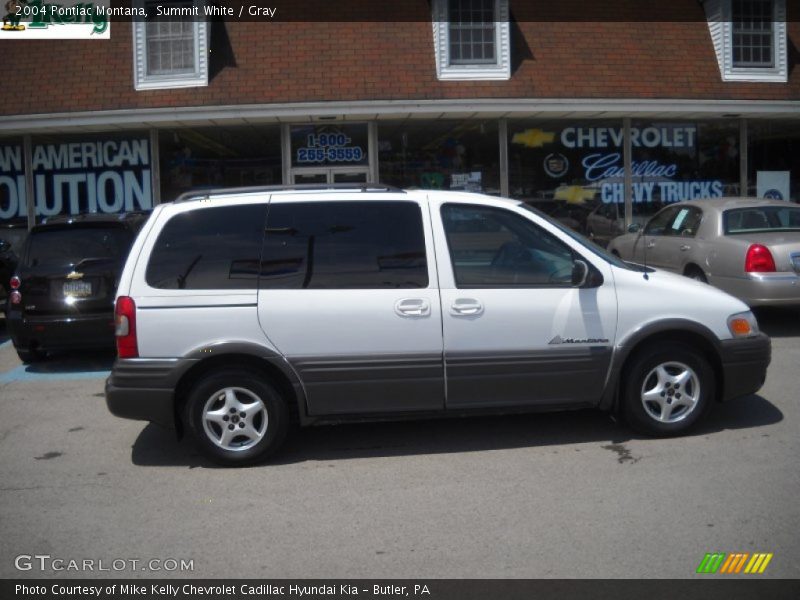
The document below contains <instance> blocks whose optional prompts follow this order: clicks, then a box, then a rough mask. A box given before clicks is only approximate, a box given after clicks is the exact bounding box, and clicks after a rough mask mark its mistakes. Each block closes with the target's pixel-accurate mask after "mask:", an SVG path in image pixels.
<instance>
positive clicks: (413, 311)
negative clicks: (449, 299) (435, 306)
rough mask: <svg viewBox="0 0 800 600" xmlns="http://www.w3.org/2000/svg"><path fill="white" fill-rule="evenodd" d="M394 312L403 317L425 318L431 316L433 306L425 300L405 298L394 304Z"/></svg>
mask: <svg viewBox="0 0 800 600" xmlns="http://www.w3.org/2000/svg"><path fill="white" fill-rule="evenodd" d="M394 312H396V313H397V314H398V315H400V316H401V317H425V316H427V315H429V314H431V305H430V304H429V303H428V301H427V300H425V299H424V298H403V299H402V300H398V301H397V302H395V303H394Z"/></svg>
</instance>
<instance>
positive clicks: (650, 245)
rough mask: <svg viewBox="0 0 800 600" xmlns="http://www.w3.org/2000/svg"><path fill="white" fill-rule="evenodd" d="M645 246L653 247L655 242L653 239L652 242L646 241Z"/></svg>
mask: <svg viewBox="0 0 800 600" xmlns="http://www.w3.org/2000/svg"><path fill="white" fill-rule="evenodd" d="M647 247H648V248H655V247H656V243H655V241H652V242H647Z"/></svg>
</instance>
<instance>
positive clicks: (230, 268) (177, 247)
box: [145, 204, 267, 290]
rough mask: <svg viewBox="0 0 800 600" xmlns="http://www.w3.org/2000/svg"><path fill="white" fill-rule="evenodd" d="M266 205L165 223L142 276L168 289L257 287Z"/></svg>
mask: <svg viewBox="0 0 800 600" xmlns="http://www.w3.org/2000/svg"><path fill="white" fill-rule="evenodd" d="M266 210H267V205H266V204H246V205H243V206H242V205H240V206H220V207H212V208H202V209H199V210H192V211H188V212H184V213H180V214H177V215H175V216H174V217H172V218H171V219H170V220H169V221H167V223H166V225H164V228H163V229H162V230H161V234H160V235H159V236H158V240H156V243H155V245H154V247H153V252H152V253H151V254H150V262H149V264H148V265H147V272H146V274H145V278H146V280H147V284H148V285H149V286H151V287H154V288H159V289H166V290H219V289H227V290H232V289H256V288H257V286H258V264H259V258H260V253H261V242H262V238H263V235H264V233H263V232H264V219H265V217H266Z"/></svg>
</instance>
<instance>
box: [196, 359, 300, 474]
mask: <svg viewBox="0 0 800 600" xmlns="http://www.w3.org/2000/svg"><path fill="white" fill-rule="evenodd" d="M187 422H188V425H189V430H190V431H191V433H192V437H193V438H194V440H195V443H196V444H197V447H198V448H199V450H200V451H201V452H202V453H203V454H204V455H205V456H207V457H208V458H210V459H211V460H213V461H215V462H218V463H220V464H224V465H232V466H235V465H247V464H252V463H254V462H257V461H259V460H261V459H263V458H266V457H267V456H269V455H271V454H273V453H274V452H275V451H276V450H278V448H279V447H280V446H281V444H282V443H283V441H284V439H285V438H286V432H287V430H288V424H289V414H288V407H287V405H286V401H285V399H284V398H283V397H282V396H281V394H280V393H279V392H278V391H277V390H276V389H275V388H274V387H273V386H272V385H270V383H269V382H268V381H266V380H265V379H264V378H263V376H261V375H260V374H258V373H256V372H254V371H250V370H245V369H234V368H230V369H223V370H220V371H218V372H216V373H211V374H209V375H207V376H206V377H204V378H203V379H201V380H200V381H198V382H197V383H196V384H195V385H194V387H193V388H192V390H191V391H190V392H189V398H188V402H187Z"/></svg>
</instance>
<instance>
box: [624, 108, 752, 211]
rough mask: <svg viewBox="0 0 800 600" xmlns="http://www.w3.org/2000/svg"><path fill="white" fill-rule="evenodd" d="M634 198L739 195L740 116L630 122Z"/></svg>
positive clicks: (665, 200)
mask: <svg viewBox="0 0 800 600" xmlns="http://www.w3.org/2000/svg"><path fill="white" fill-rule="evenodd" d="M631 138H632V141H633V201H634V203H638V202H651V203H663V204H669V203H672V202H680V201H683V200H697V199H703V198H716V197H720V196H731V195H738V194H739V121H738V120H735V121H732V120H718V121H706V122H694V121H667V122H663V121H633V123H632V128H631Z"/></svg>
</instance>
